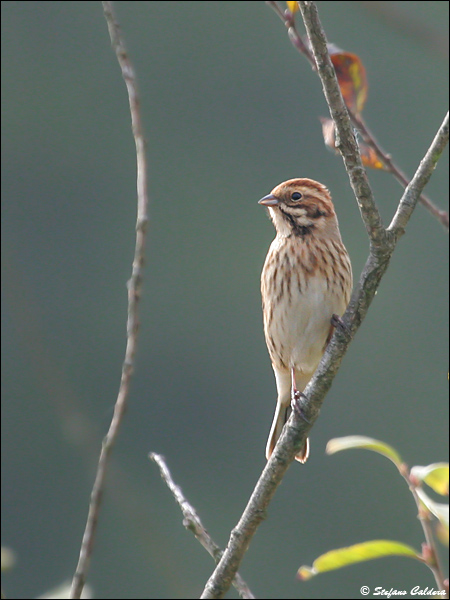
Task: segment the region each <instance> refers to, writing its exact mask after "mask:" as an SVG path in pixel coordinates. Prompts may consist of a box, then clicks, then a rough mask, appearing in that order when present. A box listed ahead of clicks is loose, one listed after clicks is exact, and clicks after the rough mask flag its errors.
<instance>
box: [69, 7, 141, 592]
mask: <svg viewBox="0 0 450 600" xmlns="http://www.w3.org/2000/svg"><path fill="white" fill-rule="evenodd" d="M102 4H103V11H104V15H105V19H106V21H107V24H108V30H109V35H110V38H111V44H112V47H113V49H114V51H115V53H116V56H117V60H118V62H119V65H120V68H121V71H122V76H123V78H124V80H125V84H126V87H127V92H128V100H129V104H130V113H131V126H132V131H133V136H134V141H135V144H136V160H137V222H136V243H135V251H134V258H133V265H132V273H131V278H130V280H129V281H128V285H127V287H128V318H127V344H126V349H125V358H124V361H123V365H122V375H121V380H120V386H119V391H118V394H117V399H116V404H115V407H114V414H113V417H112V420H111V424H110V426H109V430H108V433H107V434H106V436H105V438H104V439H103V443H102V449H101V452H100V457H99V461H98V466H97V473H96V476H95V481H94V485H93V487H92V492H91V499H90V504H89V511H88V517H87V522H86V528H85V531H84V535H83V539H82V542H81V549H80V556H79V560H78V565H77V568H76V571H75V574H74V577H73V581H72V590H71V595H70V597H71V598H80V597H81V594H82V591H83V587H84V584H85V582H86V577H87V572H88V569H89V563H90V559H91V556H92V551H93V545H94V537H95V533H96V530H97V523H98V518H99V513H100V507H101V502H102V497H103V491H104V487H105V478H106V472H107V467H108V462H109V458H110V456H111V452H112V449H113V446H114V444H115V442H116V439H117V437H118V434H119V430H120V426H121V424H122V421H123V417H124V414H125V409H126V405H127V400H128V396H129V392H130V381H131V377H132V373H133V368H134V358H135V354H136V347H137V338H138V330H139V319H138V306H139V299H140V294H141V287H142V269H143V263H144V250H145V235H146V229H147V223H148V212H147V211H148V195H147V160H146V155H145V139H144V133H143V128H142V121H141V113H140V104H139V97H138V91H137V85H136V75H135V72H134V69H133V65H132V64H131V62H130V59H129V57H128V54H127V52H126V49H125V46H124V43H123V39H122V37H121V33H120V31H119V26H118V24H117V21H116V18H115V15H114V10H113V6H112V2H103V3H102Z"/></svg>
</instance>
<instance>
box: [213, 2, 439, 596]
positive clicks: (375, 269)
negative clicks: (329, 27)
mask: <svg viewBox="0 0 450 600" xmlns="http://www.w3.org/2000/svg"><path fill="white" fill-rule="evenodd" d="M270 4H274V3H270ZM298 4H299V7H300V10H301V12H302V16H303V18H304V22H305V26H306V30H307V32H308V37H309V42H310V45H311V48H312V52H313V56H314V57H315V60H316V68H317V71H318V73H319V75H320V77H321V80H322V85H323V88H324V93H325V97H326V100H327V103H328V106H329V109H330V114H331V115H332V117H333V120H334V124H335V127H336V129H337V131H338V132H339V135H340V138H341V144H342V147H341V151H342V155H343V158H344V162H345V167H346V169H347V172H348V175H349V178H350V181H351V182H352V187H353V189H354V192H355V195H356V197H357V201H358V206H359V208H360V211H361V215H362V218H363V221H364V223H365V225H366V229H367V231H368V234H369V237H370V239H371V242H372V244H371V252H370V254H369V257H368V259H367V262H366V265H365V267H364V269H363V271H362V273H361V275H360V278H359V281H358V283H357V285H356V288H355V291H354V293H353V295H352V299H351V301H350V304H349V306H348V308H347V310H346V312H345V314H344V316H343V321H344V324H345V326H346V327H344V328H339V329H337V330H336V331H335V333H334V335H333V338H332V339H331V341H330V343H329V345H328V347H327V349H326V351H325V354H324V356H323V358H322V360H321V362H320V364H319V366H318V368H317V370H316V373H315V375H314V377H313V378H312V380H311V381H310V383H309V384H308V386H307V387H306V389H305V390H304V394H305V397H304V401H303V404H302V412H303V416H304V417H306V419H307V421H306V420H305V419H304V418H303V417H302V416H301V415H300V414H298V413H297V412H296V411H292V414H291V416H290V417H289V420H288V423H287V425H286V426H285V427H284V429H283V433H282V434H281V437H280V439H279V440H278V443H277V445H276V446H275V450H274V451H273V453H272V456H271V457H270V459H269V461H268V462H267V464H266V466H265V468H264V470H263V472H262V474H261V476H260V478H259V480H258V482H257V483H256V486H255V489H254V491H253V493H252V495H251V497H250V500H249V502H248V504H247V506H246V508H245V510H244V512H243V514H242V516H241V518H240V520H239V522H238V524H237V525H236V527H235V528H234V529H233V530H232V532H231V536H230V539H229V542H228V545H227V548H226V550H225V552H224V554H223V556H222V558H221V560H220V562H219V564H218V565H217V567H216V569H215V571H214V572H213V574H212V575H211V577H210V578H209V580H208V581H207V583H206V586H205V589H204V591H203V593H202V596H201V597H202V598H223V597H224V595H225V594H226V592H227V591H228V589H229V587H230V585H231V581H232V580H233V577H234V576H235V574H236V572H237V569H238V568H239V565H240V564H241V561H242V559H243V557H244V554H245V552H246V550H247V549H248V547H249V545H250V542H251V540H252V537H253V535H254V534H255V532H256V530H257V528H258V526H259V525H260V523H261V521H262V520H263V519H264V517H265V512H266V509H267V507H268V505H269V504H270V501H271V500H272V498H273V496H274V494H275V492H276V489H277V487H278V485H279V484H280V482H281V480H282V479H283V477H284V474H285V473H286V471H287V469H288V468H289V466H290V465H291V463H292V462H293V460H294V457H295V455H296V453H297V452H298V451H299V449H300V448H301V447H302V446H303V444H304V442H305V440H306V437H307V436H308V433H309V430H310V429H311V427H312V426H313V424H314V422H315V420H316V419H317V417H318V414H319V411H320V407H321V405H322V403H323V400H324V398H325V395H326V393H327V392H328V390H329V388H330V387H331V384H332V382H333V379H334V377H335V376H336V373H337V372H338V370H339V367H340V365H341V362H342V359H343V357H344V355H345V353H346V352H347V349H348V347H349V345H350V343H351V341H352V340H353V338H354V336H355V334H356V332H357V330H358V328H359V327H360V325H361V323H362V321H363V320H364V318H365V316H366V314H367V311H368V309H369V306H370V304H371V302H372V300H373V298H374V296H375V293H376V291H377V288H378V286H379V283H380V281H381V279H382V277H383V275H384V273H385V272H386V269H387V268H388V265H389V261H390V257H391V255H392V253H393V251H394V250H395V247H396V245H397V243H398V240H399V239H400V235H399V234H400V233H401V232H402V231H403V230H404V228H405V226H406V224H407V223H408V220H409V218H410V217H411V214H412V212H413V210H414V208H415V207H416V205H417V202H418V201H419V198H420V196H421V194H422V192H423V189H424V187H425V185H426V183H427V182H428V180H429V178H430V176H431V174H432V172H433V169H434V167H435V165H436V163H437V161H438V159H439V157H440V155H441V154H442V151H443V149H444V147H445V146H446V144H447V143H448V117H446V119H444V123H443V124H442V126H441V127H440V129H439V131H438V133H437V135H436V137H435V139H434V140H433V142H432V144H431V146H430V148H429V150H428V151H427V153H426V154H425V157H424V159H423V161H422V162H421V164H420V166H419V167H418V169H417V171H416V174H415V176H414V177H413V179H412V181H411V183H410V184H409V185H408V187H407V189H406V190H405V193H404V194H403V197H402V199H401V200H400V203H399V206H398V210H397V213H396V216H395V217H394V220H393V222H392V224H391V227H390V228H389V230H386V229H384V228H383V226H382V224H381V220H380V218H379V213H378V209H377V207H376V204H375V201H374V199H373V194H372V191H371V189H370V186H369V184H368V181H367V178H366V176H365V173H363V171H362V170H361V164H360V156H359V150H358V148H357V145H355V143H354V138H352V135H353V133H352V130H351V129H352V128H351V126H349V116H348V113H347V110H346V109H345V106H344V107H343V100H342V96H341V94H340V90H339V86H338V84H337V80H336V77H335V74H334V68H333V67H332V64H331V61H330V57H329V54H328V50H327V47H326V39H325V35H324V32H323V28H322V26H321V23H320V20H319V16H318V12H317V7H316V5H315V2H299V3H298ZM291 39H292V37H291ZM330 65H331V68H330Z"/></svg>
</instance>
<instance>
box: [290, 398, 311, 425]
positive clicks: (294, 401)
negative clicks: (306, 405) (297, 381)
mask: <svg viewBox="0 0 450 600" xmlns="http://www.w3.org/2000/svg"><path fill="white" fill-rule="evenodd" d="M302 398H305V399H306V400H307V397H306V396H305V394H304V393H303V392H299V390H293V391H292V398H291V408H292V411H293V412H295V413H296V415H297V416H298V417H300V418H301V419H302V420H303V421H305V422H306V423H308V425H309V423H310V422H309V420H308V419H307V418H306V417H305V413H304V411H303V409H302V407H301V404H300V401H301V399H302Z"/></svg>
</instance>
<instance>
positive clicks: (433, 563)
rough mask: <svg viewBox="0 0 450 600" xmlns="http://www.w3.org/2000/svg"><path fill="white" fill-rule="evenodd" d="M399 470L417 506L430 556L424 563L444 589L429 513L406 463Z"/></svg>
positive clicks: (443, 579)
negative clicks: (423, 505) (424, 507)
mask: <svg viewBox="0 0 450 600" xmlns="http://www.w3.org/2000/svg"><path fill="white" fill-rule="evenodd" d="M399 471H400V475H401V476H402V477H403V478H404V480H405V481H406V483H407V484H408V486H409V489H410V490H411V493H412V495H413V498H414V501H415V503H416V506H417V514H418V518H419V521H420V524H421V525H422V529H423V532H424V535H425V540H426V544H427V547H428V553H429V554H430V557H426V564H427V566H428V567H429V568H430V569H431V572H432V573H433V575H434V579H435V581H436V585H437V587H438V590H445V589H446V584H445V577H444V574H443V572H442V565H441V562H440V560H439V553H438V551H437V548H436V543H435V540H434V535H433V528H432V526H431V521H430V513H429V511H428V510H427V511H426V514H425V512H424V509H423V507H422V502H421V501H420V498H419V494H418V493H417V489H416V487H417V486H416V484H415V482H414V481H412V478H411V473H410V472H409V470H408V469H407V467H406V465H402V467H401V468H400V469H399ZM430 558H431V560H430ZM447 587H448V586H447ZM441 597H442V598H448V593H447V594H446V595H445V596H441Z"/></svg>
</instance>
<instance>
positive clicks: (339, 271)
mask: <svg viewBox="0 0 450 600" xmlns="http://www.w3.org/2000/svg"><path fill="white" fill-rule="evenodd" d="M259 204H262V205H263V206H266V207H267V208H268V211H269V215H270V218H271V219H272V222H273V224H274V226H275V229H276V237H275V239H274V240H273V242H272V244H271V246H270V248H269V252H268V254H267V257H266V260H265V263H264V267H263V270H262V274H261V294H262V306H263V320H264V334H265V337H266V343H267V349H268V351H269V355H270V359H271V361H272V367H273V370H274V372H275V379H276V384H277V391H278V399H277V406H276V410H275V416H274V419H273V423H272V428H271V430H270V435H269V440H268V442H267V447H266V458H267V459H269V458H270V455H271V454H272V452H273V449H274V448H275V444H276V443H277V440H278V438H279V437H280V434H281V431H282V429H283V426H284V424H285V423H286V421H287V419H288V417H289V415H290V413H291V399H292V400H293V401H295V400H298V397H299V395H300V393H301V392H303V390H304V389H305V387H306V385H307V384H308V382H309V380H310V379H311V377H312V376H313V374H314V371H315V370H316V368H317V365H318V364H319V362H320V359H321V358H322V355H323V353H324V351H325V348H326V346H327V344H328V342H329V340H330V338H331V336H332V334H333V329H334V326H333V323H334V322H335V319H336V318H339V317H340V316H341V315H342V314H343V313H344V311H345V309H346V307H347V304H348V302H349V300H350V294H351V290H352V285H353V283H352V268H351V263H350V258H349V256H348V254H347V250H346V249H345V246H344V244H343V243H342V239H341V234H340V232H339V224H338V220H337V217H336V213H335V211H334V206H333V203H332V201H331V196H330V193H329V191H328V190H327V188H326V187H325V186H324V185H322V184H321V183H318V182H317V181H313V180H312V179H306V178H299V179H290V180H289V181H285V182H284V183H280V185H277V187H275V188H274V189H273V190H272V192H271V193H270V194H269V195H267V196H264V198H261V200H260V201H259ZM333 319H334V320H333ZM308 455H309V440H306V443H305V445H304V446H303V448H302V449H301V451H300V452H299V453H298V454H297V456H296V459H297V460H298V461H299V462H301V463H305V462H306V460H307V459H308Z"/></svg>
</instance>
